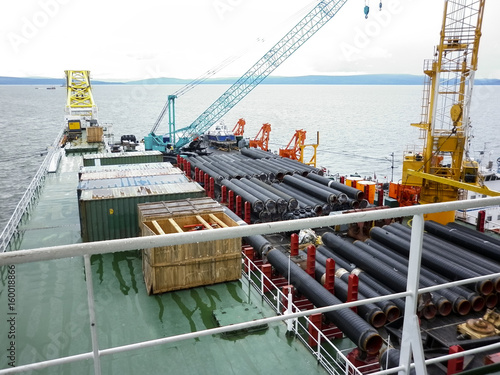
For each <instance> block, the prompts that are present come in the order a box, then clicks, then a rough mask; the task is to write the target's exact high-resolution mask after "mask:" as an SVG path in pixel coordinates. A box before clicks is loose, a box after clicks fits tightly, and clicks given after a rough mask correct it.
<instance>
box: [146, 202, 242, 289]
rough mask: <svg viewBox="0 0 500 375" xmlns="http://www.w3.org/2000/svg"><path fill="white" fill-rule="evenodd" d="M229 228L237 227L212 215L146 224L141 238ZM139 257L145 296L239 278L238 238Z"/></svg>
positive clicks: (217, 214)
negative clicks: (140, 258) (144, 284)
mask: <svg viewBox="0 0 500 375" xmlns="http://www.w3.org/2000/svg"><path fill="white" fill-rule="evenodd" d="M232 226H238V224H237V223H236V222H235V221H234V220H232V219H231V218H230V217H229V216H227V215H226V214H225V213H223V212H214V213H205V214H199V215H189V216H175V217H170V218H166V219H158V220H152V221H146V222H144V223H142V235H143V236H154V235H159V234H169V233H181V232H188V231H190V230H217V228H224V227H232ZM199 228H203V229H199ZM142 258H143V261H142V265H143V272H144V281H145V283H146V289H147V291H148V293H149V294H152V293H153V294H157V293H163V292H167V291H171V290H178V289H185V288H192V287H195V286H201V285H211V284H215V283H220V282H225V281H232V280H237V279H239V278H240V277H241V238H232V239H224V240H214V241H206V242H198V243H190V244H183V245H172V246H164V247H157V248H150V249H144V250H143V254H142Z"/></svg>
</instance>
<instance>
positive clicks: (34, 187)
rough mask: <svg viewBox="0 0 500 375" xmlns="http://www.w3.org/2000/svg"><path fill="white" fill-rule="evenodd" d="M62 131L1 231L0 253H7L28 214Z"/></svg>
mask: <svg viewBox="0 0 500 375" xmlns="http://www.w3.org/2000/svg"><path fill="white" fill-rule="evenodd" d="M63 131H64V129H61V131H60V132H59V134H58V135H57V137H56V139H55V140H54V143H53V144H52V146H50V147H49V151H48V152H47V155H46V156H45V158H44V159H43V161H42V164H41V165H40V167H39V168H38V170H37V172H36V174H35V176H34V177H33V179H32V180H31V182H30V184H29V185H28V188H27V189H26V191H25V192H24V194H23V196H22V197H21V199H20V200H19V203H18V204H17V206H16V208H15V209H14V212H13V213H12V216H11V217H10V219H9V221H8V222H7V225H6V226H5V228H4V229H3V231H2V234H0V253H3V252H5V251H7V249H8V247H9V243H10V241H11V240H12V238H13V237H14V235H15V234H16V233H17V231H18V227H19V224H20V222H21V220H22V219H23V217H24V215H25V214H26V213H27V212H28V209H29V206H30V204H31V202H32V201H33V198H34V197H35V196H36V194H37V193H38V191H39V188H40V186H42V182H43V180H44V179H45V177H46V175H47V169H48V167H49V164H50V160H51V159H52V156H53V155H54V153H55V152H56V150H57V148H58V145H59V142H60V141H61V138H62V135H63Z"/></svg>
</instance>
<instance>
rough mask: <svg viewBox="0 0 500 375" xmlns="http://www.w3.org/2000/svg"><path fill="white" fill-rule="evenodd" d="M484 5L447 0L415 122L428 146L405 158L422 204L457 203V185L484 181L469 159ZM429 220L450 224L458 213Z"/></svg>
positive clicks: (407, 176)
mask: <svg viewBox="0 0 500 375" xmlns="http://www.w3.org/2000/svg"><path fill="white" fill-rule="evenodd" d="M484 6H485V0H447V1H445V9H444V15H443V22H442V28H441V33H440V41H439V45H438V46H437V47H436V52H435V56H434V59H432V60H426V61H425V63H424V73H425V75H426V82H425V84H424V94H423V100H422V115H421V121H420V122H419V123H417V124H412V125H413V126H416V127H418V128H419V129H421V138H422V139H423V140H424V146H423V150H422V152H418V153H406V154H405V156H404V160H403V184H404V185H411V186H420V187H421V190H420V203H434V202H446V201H454V200H457V199H458V188H459V187H458V185H457V184H456V183H455V182H461V183H465V184H477V181H478V165H477V163H476V162H473V161H471V160H469V158H468V141H469V130H470V118H469V109H470V101H471V96H472V89H473V85H474V74H475V71H476V70H477V61H478V52H479V41H480V39H481V26H482V21H483V13H484ZM416 172H418V173H416ZM433 177H439V178H433ZM460 186H462V185H460ZM463 186H468V185H463ZM463 186H462V187H463ZM429 219H433V220H436V221H439V222H442V223H446V222H450V221H453V220H454V212H448V213H444V214H441V215H437V216H436V215H435V216H433V217H429Z"/></svg>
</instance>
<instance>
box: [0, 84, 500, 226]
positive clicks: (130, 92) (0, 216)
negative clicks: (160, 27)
mask: <svg viewBox="0 0 500 375" xmlns="http://www.w3.org/2000/svg"><path fill="white" fill-rule="evenodd" d="M227 87H228V86H225V85H200V86H198V87H196V88H195V89H194V90H192V91H190V92H188V93H187V94H185V95H183V96H181V97H179V98H178V99H177V100H176V122H177V128H182V127H185V126H188V125H190V124H191V123H192V122H193V121H194V120H195V119H196V118H197V117H198V116H200V115H201V114H202V113H203V111H204V110H205V109H207V108H208V106H209V105H210V104H212V103H213V102H214V101H215V100H216V99H217V98H218V97H219V96H220V95H221V94H222V93H223V92H224V91H225V90H226V89H227ZM179 88H180V86H174V85H158V86H156V85H95V86H93V94H94V99H95V102H96V104H97V106H98V108H99V120H100V121H101V122H106V123H112V124H113V129H114V134H115V140H116V141H118V140H119V139H120V136H121V135H122V134H134V135H135V136H136V137H137V138H138V139H142V138H143V137H144V136H145V135H146V134H148V133H149V132H150V131H151V129H152V127H153V125H154V123H155V121H156V119H157V118H158V115H159V113H160V112H161V109H162V107H163V106H164V104H165V102H166V100H167V96H168V95H170V94H172V93H174V92H175V91H176V90H177V89H179ZM498 97H500V86H476V87H475V88H474V97H473V100H472V105H471V116H470V117H471V124H472V136H471V137H470V156H471V157H473V158H477V157H479V156H480V153H481V152H482V151H483V150H486V155H485V156H484V157H483V158H484V159H485V160H486V161H487V160H488V159H489V158H491V160H493V162H494V165H495V166H496V159H497V158H498V157H500V130H499V125H498V121H499V120H498V119H500V106H498ZM421 99H422V87H421V86H418V85H417V86H389V85H387V86H380V85H369V86H365V85H260V86H258V87H257V88H256V89H255V90H253V91H252V92H251V93H250V94H249V95H248V96H247V97H245V98H244V99H243V100H242V101H241V102H240V103H238V104H237V105H236V106H235V107H234V108H232V109H231V110H230V111H229V112H228V113H227V114H226V116H224V118H223V120H224V122H225V123H226V125H228V127H229V128H232V127H233V126H234V125H235V124H236V122H237V121H238V119H239V118H244V119H245V121H246V127H245V137H250V138H252V137H255V136H256V135H257V133H258V131H259V129H260V127H261V126H262V124H264V123H270V124H271V134H270V147H271V149H272V150H274V151H276V152H277V150H278V149H279V148H283V147H285V146H286V145H287V144H288V142H289V141H290V139H291V138H292V136H293V135H294V133H295V131H296V130H299V129H303V130H305V131H306V132H307V139H306V143H308V144H313V143H316V141H317V132H319V147H318V152H317V165H318V166H319V167H324V168H326V169H328V171H329V172H330V174H337V173H338V174H339V175H348V174H351V173H358V174H359V175H361V176H362V177H367V178H368V177H369V178H375V179H376V180H378V181H380V182H387V181H390V180H394V181H398V180H399V179H400V178H401V167H402V156H403V152H404V151H405V150H406V149H407V148H408V147H412V146H413V145H415V144H416V145H420V146H419V147H420V148H421V145H422V140H421V139H419V137H420V131H419V130H418V129H417V128H415V127H412V126H410V123H418V122H420V112H421V102H422V100H421ZM65 104H66V90H65V88H64V87H57V88H56V89H55V90H47V89H46V87H44V86H41V87H36V86H0V140H1V142H0V145H1V153H0V155H1V156H0V229H3V228H4V226H5V225H6V223H7V221H8V220H9V218H10V216H11V214H12V212H13V211H14V209H15V207H16V205H17V203H18V202H19V199H20V198H21V197H22V195H23V193H24V191H25V189H26V187H27V186H28V185H29V183H30V181H31V179H32V178H33V176H34V175H35V173H36V171H37V169H38V167H39V165H40V163H41V162H42V160H43V158H44V156H45V154H46V151H47V147H48V146H50V145H51V144H52V143H53V141H54V139H55V137H56V135H57V134H58V133H59V131H60V130H61V128H62V127H63V126H64V121H63V119H64V106H65ZM167 131H168V123H167V119H166V118H165V119H164V120H163V122H162V123H161V124H160V126H159V128H158V129H157V131H156V133H157V134H162V133H166V132H167ZM308 156H310V154H306V157H308ZM75 194H76V192H75Z"/></svg>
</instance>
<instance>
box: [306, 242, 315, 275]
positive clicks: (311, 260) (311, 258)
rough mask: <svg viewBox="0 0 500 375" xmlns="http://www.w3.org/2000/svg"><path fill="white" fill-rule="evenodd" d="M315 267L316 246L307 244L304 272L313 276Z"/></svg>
mask: <svg viewBox="0 0 500 375" xmlns="http://www.w3.org/2000/svg"><path fill="white" fill-rule="evenodd" d="M315 268H316V246H314V245H309V246H307V263H306V272H307V273H308V274H309V276H311V277H313V278H314V269H315Z"/></svg>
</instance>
